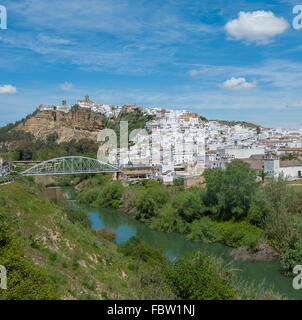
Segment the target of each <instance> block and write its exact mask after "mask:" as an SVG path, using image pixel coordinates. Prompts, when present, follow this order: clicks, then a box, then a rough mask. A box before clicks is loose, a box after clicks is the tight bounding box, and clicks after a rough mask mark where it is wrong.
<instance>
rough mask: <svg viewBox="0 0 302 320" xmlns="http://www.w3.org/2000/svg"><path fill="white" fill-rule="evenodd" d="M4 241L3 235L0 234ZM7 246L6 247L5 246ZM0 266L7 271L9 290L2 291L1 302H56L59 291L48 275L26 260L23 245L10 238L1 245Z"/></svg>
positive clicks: (0, 294)
mask: <svg viewBox="0 0 302 320" xmlns="http://www.w3.org/2000/svg"><path fill="white" fill-rule="evenodd" d="M0 238H1V239H2V240H3V239H4V238H3V234H0ZM4 244H5V245H4ZM0 264H1V265H4V266H5V267H6V269H7V290H0V300H54V299H59V293H58V291H57V290H56V289H55V288H54V287H53V286H52V285H51V284H50V283H51V281H50V279H49V277H48V275H47V274H46V273H45V272H44V271H42V269H40V268H39V267H38V266H35V265H33V264H32V263H31V262H29V261H27V260H25V258H24V252H23V249H22V246H21V244H20V243H19V242H18V241H16V240H12V239H10V238H9V237H7V238H6V240H5V241H2V242H1V244H0Z"/></svg>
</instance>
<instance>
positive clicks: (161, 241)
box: [80, 206, 302, 299]
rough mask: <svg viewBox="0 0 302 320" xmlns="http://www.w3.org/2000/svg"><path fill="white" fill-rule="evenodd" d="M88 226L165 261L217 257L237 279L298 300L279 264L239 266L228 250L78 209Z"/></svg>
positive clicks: (107, 212)
mask: <svg viewBox="0 0 302 320" xmlns="http://www.w3.org/2000/svg"><path fill="white" fill-rule="evenodd" d="M80 208H81V210H82V211H85V212H86V213H87V214H88V215H89V218H90V220H91V222H92V227H93V228H94V229H96V230H98V229H101V228H104V227H106V228H109V229H110V230H112V231H113V232H115V233H116V235H117V237H116V240H115V242H116V243H117V244H120V243H124V242H125V241H127V240H128V239H129V238H131V237H132V236H137V237H139V238H140V239H141V240H143V241H144V242H146V243H148V244H150V245H152V246H155V247H158V248H161V249H162V250H163V252H164V253H165V254H166V255H167V257H168V258H169V259H173V258H175V257H178V256H179V255H180V254H182V253H184V252H192V251H198V250H199V251H202V252H204V253H206V254H208V255H212V256H216V257H221V258H222V259H223V260H224V261H225V262H226V263H228V264H229V265H230V267H231V268H232V269H234V270H235V272H236V274H237V275H238V277H239V278H240V279H243V280H247V281H249V282H254V283H255V284H261V283H262V284H263V285H264V286H265V287H269V288H273V289H274V291H276V292H278V293H280V294H282V295H285V296H286V297H288V298H289V299H302V290H295V289H293V287H292V280H293V279H292V278H288V277H284V276H282V274H281V272H280V263H279V262H278V261H272V262H239V261H235V260H234V259H232V258H231V257H230V256H229V253H230V251H231V250H232V249H231V248H229V247H227V246H225V245H222V244H219V243H215V244H206V243H201V242H192V241H188V240H186V238H185V235H182V234H176V233H164V232H159V231H154V230H152V229H150V228H149V226H147V225H146V224H143V223H141V222H139V221H137V220H135V219H134V218H133V217H130V216H129V215H127V214H125V213H123V212H120V211H117V210H114V209H104V208H99V209H98V208H92V207H89V206H81V207H80Z"/></svg>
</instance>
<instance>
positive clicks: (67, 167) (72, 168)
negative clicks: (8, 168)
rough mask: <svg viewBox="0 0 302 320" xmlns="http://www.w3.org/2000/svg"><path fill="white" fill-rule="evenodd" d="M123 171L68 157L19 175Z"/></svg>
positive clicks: (102, 163) (53, 160)
mask: <svg viewBox="0 0 302 320" xmlns="http://www.w3.org/2000/svg"><path fill="white" fill-rule="evenodd" d="M106 172H112V173H113V172H119V173H123V171H122V170H121V169H120V168H118V167H115V166H113V165H111V164H109V163H105V162H102V161H100V160H97V159H92V158H87V157H81V156H70V157H61V158H55V159H51V160H47V161H43V162H41V163H39V164H37V165H35V166H33V167H31V168H29V169H27V170H25V171H23V172H22V173H21V175H22V176H45V175H68V174H85V173H86V174H87V173H106Z"/></svg>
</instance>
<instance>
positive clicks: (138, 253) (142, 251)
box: [118, 237, 166, 265]
mask: <svg viewBox="0 0 302 320" xmlns="http://www.w3.org/2000/svg"><path fill="white" fill-rule="evenodd" d="M118 250H119V251H120V252H121V253H122V254H123V255H125V256H130V257H132V258H133V259H134V260H139V261H143V262H146V263H148V264H150V265H161V264H163V263H164V262H165V261H166V258H165V257H164V256H163V254H162V251H161V249H158V248H154V247H152V246H150V245H148V244H146V243H144V242H142V241H141V240H140V238H138V237H131V238H130V239H129V240H128V241H127V242H125V243H124V244H121V245H119V247H118Z"/></svg>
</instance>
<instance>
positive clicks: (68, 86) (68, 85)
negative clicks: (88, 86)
mask: <svg viewBox="0 0 302 320" xmlns="http://www.w3.org/2000/svg"><path fill="white" fill-rule="evenodd" d="M60 88H61V90H63V91H70V90H71V89H72V88H73V84H72V83H70V82H67V81H66V82H64V83H62V84H61V85H60Z"/></svg>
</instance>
